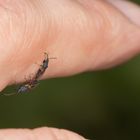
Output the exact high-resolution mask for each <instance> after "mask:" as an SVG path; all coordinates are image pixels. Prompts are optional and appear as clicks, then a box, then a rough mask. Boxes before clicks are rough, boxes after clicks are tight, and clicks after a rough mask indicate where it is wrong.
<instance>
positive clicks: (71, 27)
mask: <svg viewBox="0 0 140 140" xmlns="http://www.w3.org/2000/svg"><path fill="white" fill-rule="evenodd" d="M130 9H131V10H130ZM0 23H1V24H0V52H1V55H0V75H1V78H0V90H1V91H2V90H3V89H4V88H5V87H6V86H8V85H10V84H13V83H15V81H16V83H19V82H24V81H25V75H26V77H28V76H29V75H31V74H34V73H35V72H36V71H37V69H38V67H39V66H38V65H36V64H35V63H40V62H42V60H43V58H44V52H47V53H49V56H50V57H57V59H56V60H50V61H51V62H50V63H49V68H48V70H47V72H46V73H45V74H44V75H43V76H42V77H41V78H43V79H45V78H52V77H61V76H70V75H73V74H76V73H80V72H85V71H94V70H102V69H107V68H111V67H113V66H116V65H118V64H121V63H123V62H126V61H127V60H129V59H130V58H132V57H134V56H136V55H137V54H139V53H140V8H139V6H137V5H134V4H132V3H130V2H127V1H123V0H108V1H107V0H88V1H87V0H57V1H56V0H33V1H32V0H20V1H19V0H12V1H8V0H0ZM4 138H5V139H6V140H15V139H18V138H20V140H24V139H26V140H27V139H30V140H32V139H33V140H34V139H35V138H36V139H38V140H43V139H47V140H58V139H60V140H61V139H62V140H63V139H64V140H83V139H84V138H83V137H81V136H79V135H78V134H75V133H73V132H70V131H67V130H60V129H55V128H47V127H46V128H38V129H34V130H28V129H18V130H15V129H6V130H0V139H4Z"/></svg>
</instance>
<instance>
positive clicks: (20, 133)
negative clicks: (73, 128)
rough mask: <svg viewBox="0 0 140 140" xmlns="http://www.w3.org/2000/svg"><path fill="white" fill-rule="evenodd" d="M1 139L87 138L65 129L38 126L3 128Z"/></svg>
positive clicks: (65, 139) (62, 139)
mask: <svg viewBox="0 0 140 140" xmlns="http://www.w3.org/2000/svg"><path fill="white" fill-rule="evenodd" d="M0 139H1V140H28V139H29V140H35V139H37V140H85V139H84V138H83V137H82V136H80V135H78V134H76V133H73V132H70V131H67V130H63V129H56V128H47V127H43V128H37V129H33V130H30V129H2V130H0Z"/></svg>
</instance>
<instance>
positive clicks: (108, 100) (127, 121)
mask: <svg viewBox="0 0 140 140" xmlns="http://www.w3.org/2000/svg"><path fill="white" fill-rule="evenodd" d="M135 2H137V3H140V0H137V1H135ZM130 10H131V9H130ZM10 91H13V87H9V88H8V89H6V91H4V92H10ZM41 126H50V127H58V128H65V129H69V130H72V131H75V132H77V133H79V134H81V135H83V136H85V137H86V138H89V139H91V140H93V139H96V140H132V139H133V140H136V139H140V135H139V133H140V56H138V57H135V58H134V59H133V60H130V61H129V62H127V63H125V64H123V65H121V66H118V67H116V68H113V69H110V70H106V71H100V72H91V73H84V74H80V75H76V76H73V77H68V78H57V79H48V80H45V81H42V82H40V85H39V86H38V87H37V88H36V89H35V90H33V91H32V92H30V93H27V94H23V95H17V96H8V97H4V96H0V128H35V127H41Z"/></svg>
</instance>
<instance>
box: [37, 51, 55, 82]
mask: <svg viewBox="0 0 140 140" xmlns="http://www.w3.org/2000/svg"><path fill="white" fill-rule="evenodd" d="M44 54H45V55H46V56H45V59H44V60H43V62H42V64H41V65H40V68H39V69H38V71H37V73H36V75H35V79H38V78H40V76H42V75H43V74H44V72H45V71H46V69H47V68H48V64H49V59H56V58H55V57H51V58H49V57H48V54H47V53H44Z"/></svg>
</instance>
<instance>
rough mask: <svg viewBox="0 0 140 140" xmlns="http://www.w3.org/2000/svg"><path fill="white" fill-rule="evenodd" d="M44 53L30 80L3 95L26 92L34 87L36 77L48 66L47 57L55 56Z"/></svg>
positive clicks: (36, 82)
mask: <svg viewBox="0 0 140 140" xmlns="http://www.w3.org/2000/svg"><path fill="white" fill-rule="evenodd" d="M44 54H45V59H44V60H43V62H42V64H41V65H40V67H39V69H38V71H37V72H36V74H35V76H34V77H33V78H31V79H30V80H28V81H26V82H25V83H23V84H22V85H20V86H19V88H18V89H17V92H16V93H11V94H4V95H7V96H8V95H14V94H19V93H24V92H28V91H30V90H31V89H33V88H35V87H36V86H37V85H38V79H39V78H40V77H41V76H42V75H43V74H44V72H45V71H46V69H47V68H48V64H49V59H56V58H53V57H52V58H49V57H48V54H47V53H44Z"/></svg>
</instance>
